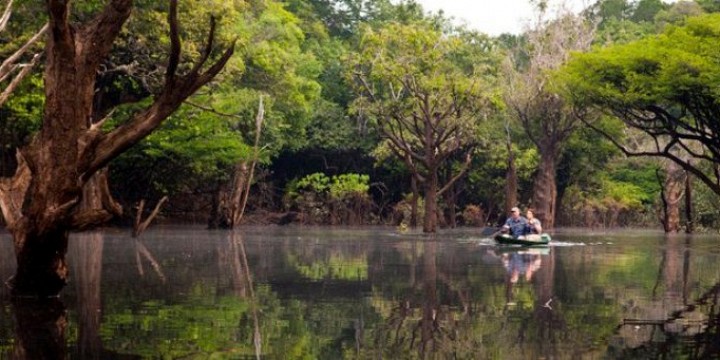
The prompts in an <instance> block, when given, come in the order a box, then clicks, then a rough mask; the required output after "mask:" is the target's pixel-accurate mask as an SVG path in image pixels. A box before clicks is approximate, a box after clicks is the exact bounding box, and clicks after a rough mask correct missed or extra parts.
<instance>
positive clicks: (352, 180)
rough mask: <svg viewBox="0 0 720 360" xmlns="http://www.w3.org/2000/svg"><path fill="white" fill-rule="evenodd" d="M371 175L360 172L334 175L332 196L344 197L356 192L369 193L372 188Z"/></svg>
mask: <svg viewBox="0 0 720 360" xmlns="http://www.w3.org/2000/svg"><path fill="white" fill-rule="evenodd" d="M369 182H370V176H368V175H360V174H340V175H338V176H333V177H332V184H330V189H329V190H330V196H331V197H332V198H334V199H343V198H346V197H350V196H352V195H355V194H367V192H368V190H370V185H369Z"/></svg>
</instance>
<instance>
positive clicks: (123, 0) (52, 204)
mask: <svg viewBox="0 0 720 360" xmlns="http://www.w3.org/2000/svg"><path fill="white" fill-rule="evenodd" d="M47 9H48V13H49V18H50V21H49V31H48V34H49V36H48V37H47V42H46V46H45V53H46V62H45V74H44V80H45V109H44V115H43V123H42V127H41V130H40V132H39V133H38V134H37V135H36V136H35V138H34V139H33V140H32V141H31V142H30V144H28V145H27V146H26V147H25V148H23V149H22V150H21V151H19V153H18V164H19V165H18V168H17V170H16V173H15V175H14V176H13V178H11V179H3V180H1V181H0V209H1V210H2V212H3V216H4V217H5V220H6V222H7V224H8V225H7V227H8V230H9V231H10V232H11V233H12V235H13V237H14V240H15V254H16V258H17V266H18V268H17V273H16V275H15V277H14V279H13V280H12V286H13V294H15V295H24V296H40V297H44V296H53V295H57V294H58V293H59V291H60V290H61V289H62V288H63V287H64V286H65V284H66V283H67V277H68V270H67V265H66V263H65V254H66V251H67V244H68V233H69V231H70V230H76V229H83V228H87V227H89V226H92V225H94V224H98V223H102V222H103V221H107V219H108V214H107V213H106V212H105V211H96V210H91V211H85V208H84V206H80V203H81V201H82V199H83V191H84V190H83V188H84V187H85V184H86V183H88V182H89V181H90V179H91V178H93V176H94V175H95V174H96V173H97V172H98V171H99V170H100V169H102V168H104V167H105V166H106V165H107V164H108V163H109V162H110V161H111V160H112V159H114V158H115V157H117V156H118V155H120V154H121V153H123V152H124V151H125V150H127V149H128V148H129V147H131V146H133V145H134V144H136V143H137V142H139V141H140V140H142V139H143V138H145V137H146V136H147V135H149V134H150V133H151V132H152V131H153V130H155V129H156V128H157V127H158V126H160V124H161V123H162V121H163V120H164V119H166V118H167V117H168V116H170V114H172V113H173V112H174V111H175V110H176V109H177V108H178V107H179V106H180V105H181V104H182V102H183V101H184V100H185V99H187V98H188V97H189V96H190V95H192V94H193V93H194V92H195V91H196V90H197V89H199V88H200V87H201V86H203V85H204V84H206V83H208V82H209V81H210V80H212V79H213V77H214V76H215V75H217V74H218V73H219V72H220V70H221V69H222V68H223V67H224V65H225V63H226V62H227V61H228V60H229V58H230V56H231V55H232V47H231V48H230V49H228V50H227V51H226V52H225V53H224V54H223V56H222V57H221V58H220V59H219V60H218V62H216V63H215V64H213V65H212V66H210V67H209V68H208V69H207V70H206V71H204V72H202V71H201V70H202V68H203V65H204V64H205V62H206V61H207V60H208V58H209V56H210V52H211V50H212V39H213V37H214V23H212V24H211V29H210V36H209V39H208V47H207V48H206V49H204V51H203V52H202V54H201V56H200V58H199V60H198V62H197V63H196V64H194V66H192V67H191V69H190V70H189V71H188V73H187V74H186V75H185V76H180V75H178V74H176V72H177V69H178V67H179V63H180V38H179V33H178V24H177V2H176V1H175V0H171V1H170V11H169V16H168V22H169V24H170V40H171V41H170V43H171V48H170V57H169V60H168V64H167V71H166V78H165V86H164V88H163V90H162V92H161V93H160V94H158V95H157V96H156V97H155V100H154V102H153V103H152V104H151V105H149V107H147V108H146V109H145V110H143V111H141V112H139V113H137V114H135V116H134V117H132V118H131V119H130V120H128V121H127V122H126V123H125V124H123V125H121V126H118V127H116V128H114V129H112V130H110V131H109V132H107V133H106V132H104V131H103V129H102V128H101V126H100V125H101V123H102V121H100V122H98V121H96V120H97V119H95V118H94V115H97V113H98V112H97V111H95V110H96V109H94V108H93V103H94V101H93V100H94V96H95V93H96V91H95V83H96V76H97V73H98V69H99V67H100V64H101V63H102V61H103V60H104V59H105V58H106V57H107V55H108V54H109V52H110V50H111V48H112V45H113V42H114V41H115V39H116V37H117V36H118V35H119V33H120V30H121V28H122V26H123V24H124V23H125V21H126V20H127V19H128V17H129V16H130V12H131V10H132V1H131V0H109V1H108V3H107V5H106V6H105V8H104V9H103V10H102V11H101V12H100V13H99V14H98V15H97V16H96V17H95V18H94V19H92V20H90V21H88V22H86V23H84V24H71V23H70V21H69V19H70V2H69V1H60V0H47Z"/></svg>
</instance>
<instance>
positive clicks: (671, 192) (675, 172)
mask: <svg viewBox="0 0 720 360" xmlns="http://www.w3.org/2000/svg"><path fill="white" fill-rule="evenodd" d="M684 177H685V171H683V169H682V168H680V166H679V165H677V164H676V163H675V162H667V163H666V168H665V179H664V180H663V181H662V191H661V192H660V197H661V200H662V205H663V208H662V218H661V219H660V222H661V223H662V225H663V229H664V230H665V232H666V233H677V232H678V231H680V200H681V199H682V196H683V186H684V185H685V179H684Z"/></svg>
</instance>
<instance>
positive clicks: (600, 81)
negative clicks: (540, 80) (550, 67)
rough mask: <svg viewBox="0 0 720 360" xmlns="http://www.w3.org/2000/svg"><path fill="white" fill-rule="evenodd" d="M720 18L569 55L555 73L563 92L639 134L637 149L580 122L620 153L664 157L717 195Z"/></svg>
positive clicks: (697, 20)
mask: <svg viewBox="0 0 720 360" xmlns="http://www.w3.org/2000/svg"><path fill="white" fill-rule="evenodd" d="M719 40H720V15H717V14H712V15H704V16H701V17H696V18H689V19H688V20H687V24H686V25H684V26H671V27H669V28H668V29H667V30H666V31H665V32H664V33H663V34H661V35H659V36H655V37H650V38H646V39H643V40H639V41H636V42H633V43H629V44H625V45H619V46H611V47H608V48H604V49H598V50H595V51H593V52H590V53H587V54H578V55H576V56H575V57H574V58H573V59H572V60H571V61H570V62H569V64H568V65H567V66H566V67H565V68H564V69H563V71H562V72H561V73H560V74H559V76H560V77H561V79H562V81H563V82H564V83H565V86H566V94H567V96H568V97H569V98H570V99H572V100H573V101H574V102H575V103H576V104H577V105H579V106H591V107H595V108H598V109H600V110H603V111H605V112H607V113H609V114H611V115H614V116H616V117H617V118H619V119H620V120H622V121H623V122H624V123H625V124H626V125H627V126H629V127H631V128H634V129H637V130H639V131H641V132H642V133H644V134H645V135H647V136H648V137H649V139H650V140H651V142H652V144H653V146H652V148H651V149H646V148H637V147H636V146H634V144H627V143H625V142H623V141H622V139H620V138H618V137H616V136H613V135H612V134H609V133H607V132H605V131H603V129H602V128H600V127H598V126H597V124H596V123H594V122H593V121H591V120H590V119H585V120H584V121H585V122H586V123H587V124H588V125H589V126H590V127H592V128H594V129H595V130H597V131H598V132H599V133H600V134H602V135H604V136H605V137H606V138H608V139H609V140H611V141H612V142H613V143H614V144H615V145H616V146H617V147H618V148H619V149H620V150H622V151H623V152H624V153H625V154H626V155H627V156H653V157H660V158H666V159H669V160H671V161H673V162H675V163H676V164H678V165H679V166H680V167H682V168H683V169H684V170H686V171H687V172H689V173H690V174H692V175H693V176H695V177H696V178H698V179H700V180H701V181H702V182H704V183H705V184H706V185H707V186H708V188H709V189H711V190H712V191H713V192H714V193H716V194H720V128H719V127H718V117H719V116H720V115H719V114H720V95H718V91H717V84H718V79H720V62H718V60H717V59H718V56H719V54H720V49H719V48H718V46H717V42H718V41H719Z"/></svg>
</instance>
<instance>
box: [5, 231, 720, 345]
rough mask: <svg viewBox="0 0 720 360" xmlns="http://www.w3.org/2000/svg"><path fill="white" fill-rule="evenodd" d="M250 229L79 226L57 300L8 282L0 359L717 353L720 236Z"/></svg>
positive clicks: (8, 269)
mask: <svg viewBox="0 0 720 360" xmlns="http://www.w3.org/2000/svg"><path fill="white" fill-rule="evenodd" d="M243 230H244V231H243V232H223V231H214V232H208V231H205V230H201V229H198V228H191V227H183V228H158V229H151V230H150V231H148V232H146V233H145V234H144V239H143V240H142V241H136V240H134V239H132V238H130V236H129V234H124V233H115V232H96V233H87V234H76V235H73V237H72V238H71V241H70V247H69V252H68V260H69V264H70V266H71V271H72V274H71V275H72V277H71V285H70V286H69V287H68V288H67V289H66V291H65V292H64V293H63V296H62V298H61V299H56V300H55V302H53V303H46V304H42V305H41V306H37V304H35V305H33V304H32V303H31V302H26V301H21V302H15V303H12V302H10V299H9V298H8V294H7V292H6V290H4V289H3V290H0V297H1V298H2V301H3V305H4V306H3V307H2V308H0V316H1V317H0V358H6V357H8V358H18V359H21V358H82V359H105V358H118V357H123V358H126V357H127V358H161V357H162V358H182V357H211V356H213V357H219V358H256V359H260V358H262V359H294V358H315V359H366V358H392V359H406V358H447V357H452V358H465V359H475V358H497V359H515V358H557V359H564V358H568V359H570V358H572V359H574V358H636V357H638V356H641V357H666V358H667V357H670V358H675V357H686V358H707V357H713V356H715V357H717V356H718V348H717V346H718V345H717V343H718V340H719V339H718V336H719V335H718V322H719V321H720V316H718V310H717V308H718V304H717V299H718V296H719V295H720V285H718V284H719V283H720V270H719V269H718V267H717V262H718V260H720V251H718V248H717V246H716V240H715V239H702V238H692V239H689V238H685V237H677V238H675V237H669V238H663V237H662V236H660V237H658V236H646V237H636V238H629V237H627V236H626V237H624V238H622V239H620V238H617V237H612V236H608V235H607V234H601V235H599V237H590V235H582V234H573V235H572V237H569V236H567V237H565V238H563V236H562V235H558V236H556V237H555V238H558V239H559V240H560V241H562V243H563V244H565V245H566V246H560V247H549V248H545V249H527V248H519V249H518V248H500V247H496V246H494V245H493V244H488V243H486V242H484V241H479V240H477V239H476V238H475V237H473V234H472V233H462V232H456V233H454V234H453V235H452V236H445V237H443V238H440V237H424V236H412V235H411V236H406V235H402V236H398V235H396V234H395V233H394V232H393V231H392V230H386V229H369V230H352V229H344V230H341V229H315V228H300V229H298V228H294V229H293V228H250V229H243ZM583 236H585V237H583ZM468 238H469V239H470V240H469V241H468V240H467V239H468ZM1 240H2V241H0V276H3V277H5V278H6V277H8V276H10V275H11V274H12V271H13V259H12V255H8V254H12V250H11V243H10V242H9V240H8V238H6V237H2V238H1ZM6 240H8V241H6ZM621 240H622V241H621ZM580 244H592V245H584V246H581V245H580ZM576 245H577V246H576ZM7 249H10V252H7V251H5V250H7ZM648 354H649V355H650V356H646V355H648Z"/></svg>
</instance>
